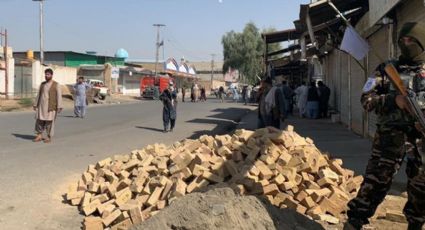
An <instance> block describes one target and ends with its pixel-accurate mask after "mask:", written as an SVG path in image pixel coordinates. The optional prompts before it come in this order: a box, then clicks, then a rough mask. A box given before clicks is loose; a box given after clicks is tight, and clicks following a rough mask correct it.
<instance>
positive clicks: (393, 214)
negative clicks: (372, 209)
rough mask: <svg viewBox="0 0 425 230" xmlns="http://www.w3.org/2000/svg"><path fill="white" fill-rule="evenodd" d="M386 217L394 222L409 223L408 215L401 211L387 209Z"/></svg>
mask: <svg viewBox="0 0 425 230" xmlns="http://www.w3.org/2000/svg"><path fill="white" fill-rule="evenodd" d="M385 219H386V220H389V221H393V222H399V223H407V220H406V217H405V216H404V214H403V213H402V212H401V211H396V210H389V209H387V210H386V213H385Z"/></svg>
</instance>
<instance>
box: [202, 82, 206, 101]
mask: <svg viewBox="0 0 425 230" xmlns="http://www.w3.org/2000/svg"><path fill="white" fill-rule="evenodd" d="M201 101H207V94H206V92H205V87H203V86H202V87H201Z"/></svg>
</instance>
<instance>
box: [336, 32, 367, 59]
mask: <svg viewBox="0 0 425 230" xmlns="http://www.w3.org/2000/svg"><path fill="white" fill-rule="evenodd" d="M340 49H341V50H344V51H346V52H348V53H349V54H351V56H353V57H354V58H355V59H357V60H358V61H360V60H362V59H363V58H364V57H365V56H366V54H367V53H368V52H369V44H368V43H367V41H366V40H364V39H363V38H362V37H361V36H360V35H359V34H358V33H357V31H356V30H355V29H354V28H353V27H352V26H347V28H346V29H345V33H344V38H343V39H342V42H341V47H340Z"/></svg>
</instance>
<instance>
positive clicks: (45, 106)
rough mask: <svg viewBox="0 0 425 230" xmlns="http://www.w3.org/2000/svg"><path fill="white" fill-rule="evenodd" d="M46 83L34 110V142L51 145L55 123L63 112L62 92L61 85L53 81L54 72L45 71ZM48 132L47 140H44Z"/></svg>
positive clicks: (36, 100) (40, 88) (38, 95)
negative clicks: (44, 135)
mask: <svg viewBox="0 0 425 230" xmlns="http://www.w3.org/2000/svg"><path fill="white" fill-rule="evenodd" d="M44 78H45V80H46V81H44V82H43V83H41V85H40V87H39V90H38V94H37V97H36V99H35V103H34V105H33V109H34V110H35V118H36V123H35V133H36V135H37V136H36V137H35V139H34V140H33V141H34V142H39V141H42V140H44V143H50V142H51V141H52V137H53V135H54V128H55V121H56V116H57V114H58V113H60V112H62V108H63V107H62V90H61V86H60V85H59V83H57V82H56V81H54V80H53V70H52V69H46V70H45V71H44ZM44 131H46V133H47V138H45V139H44V138H43V133H44Z"/></svg>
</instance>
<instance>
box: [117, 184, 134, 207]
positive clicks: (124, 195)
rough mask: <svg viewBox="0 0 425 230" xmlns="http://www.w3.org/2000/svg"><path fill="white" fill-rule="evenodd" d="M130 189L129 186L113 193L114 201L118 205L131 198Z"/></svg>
mask: <svg viewBox="0 0 425 230" xmlns="http://www.w3.org/2000/svg"><path fill="white" fill-rule="evenodd" d="M131 196H132V193H131V190H130V188H128V187H127V188H125V189H123V190H121V191H119V192H117V193H115V203H116V204H117V205H118V206H119V207H120V206H121V205H123V204H125V203H127V202H128V201H129V200H131Z"/></svg>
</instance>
